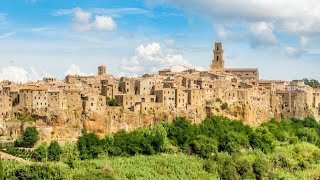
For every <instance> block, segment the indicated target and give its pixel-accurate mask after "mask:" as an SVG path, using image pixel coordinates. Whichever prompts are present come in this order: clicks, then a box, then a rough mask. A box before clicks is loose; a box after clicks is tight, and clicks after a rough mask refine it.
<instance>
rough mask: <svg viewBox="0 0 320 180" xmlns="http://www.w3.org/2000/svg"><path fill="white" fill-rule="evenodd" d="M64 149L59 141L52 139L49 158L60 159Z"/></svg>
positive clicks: (52, 159)
mask: <svg viewBox="0 0 320 180" xmlns="http://www.w3.org/2000/svg"><path fill="white" fill-rule="evenodd" d="M61 154H62V149H61V147H60V145H59V144H58V142H57V141H52V142H51V143H50V146H49V147H48V159H49V160H50V161H59V160H60V156H61Z"/></svg>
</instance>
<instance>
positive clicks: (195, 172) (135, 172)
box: [4, 154, 218, 180]
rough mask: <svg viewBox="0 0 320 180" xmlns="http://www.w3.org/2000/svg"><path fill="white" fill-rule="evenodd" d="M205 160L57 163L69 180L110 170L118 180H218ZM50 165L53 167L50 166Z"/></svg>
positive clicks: (13, 164)
mask: <svg viewBox="0 0 320 180" xmlns="http://www.w3.org/2000/svg"><path fill="white" fill-rule="evenodd" d="M203 162H204V160H202V159H200V158H197V157H194V156H187V155H182V154H181V155H157V156H135V157H129V158H125V157H116V158H108V157H107V158H101V159H98V160H90V161H77V162H75V169H70V168H68V167H67V166H66V165H65V164H63V163H56V164H54V165H56V166H59V167H60V168H61V169H62V171H63V172H64V174H65V178H67V179H72V177H73V175H75V174H84V173H88V172H89V171H90V170H95V169H99V170H111V171H113V174H115V176H116V178H117V179H121V180H122V179H152V180H154V179H159V180H160V179H199V180H200V179H201V180H202V179H204V180H206V179H218V175H217V174H210V173H207V172H206V171H205V170H204V169H203ZM50 164H53V163H50ZM4 165H5V169H7V170H10V171H13V170H14V169H15V168H18V167H22V166H25V164H24V163H17V162H8V161H6V162H4Z"/></svg>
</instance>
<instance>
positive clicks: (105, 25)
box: [93, 16, 117, 31]
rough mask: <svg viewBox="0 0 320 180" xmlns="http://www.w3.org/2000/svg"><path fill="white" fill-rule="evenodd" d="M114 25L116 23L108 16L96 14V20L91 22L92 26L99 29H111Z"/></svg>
mask: <svg viewBox="0 0 320 180" xmlns="http://www.w3.org/2000/svg"><path fill="white" fill-rule="evenodd" d="M116 27H117V25H116V23H115V22H114V21H113V19H112V18H111V17H108V16H96V20H95V21H94V23H93V28H94V29H96V30H101V31H104V30H105V31H112V30H114V29H115V28H116Z"/></svg>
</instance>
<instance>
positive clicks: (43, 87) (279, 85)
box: [0, 43, 320, 138]
mask: <svg viewBox="0 0 320 180" xmlns="http://www.w3.org/2000/svg"><path fill="white" fill-rule="evenodd" d="M213 52H214V54H213V59H212V64H211V66H210V69H209V70H208V71H197V70H195V69H183V70H182V71H176V69H177V68H171V69H164V70H160V71H159V73H158V74H146V75H144V76H142V77H138V78H127V77H121V78H115V77H113V76H112V75H110V74H107V71H106V69H107V68H106V67H105V66H103V65H101V66H99V67H98V73H97V75H93V76H79V75H68V76H66V78H65V80H64V81H60V80H57V79H55V78H51V77H47V78H44V79H43V80H42V81H38V82H32V83H27V84H17V83H13V82H10V81H2V82H0V122H1V123H0V128H1V129H2V131H1V132H6V133H4V134H2V135H9V136H14V135H16V133H13V131H18V130H17V129H21V127H19V125H17V124H19V123H17V122H15V123H16V124H14V125H13V124H10V123H12V122H14V121H12V119H15V118H16V117H18V116H21V115H30V116H33V117H36V118H39V121H36V122H32V123H35V124H36V125H38V127H42V128H43V131H44V132H47V135H46V136H44V137H46V138H47V137H51V138H67V137H69V136H71V135H74V134H80V132H81V131H80V130H81V128H87V129H88V130H90V131H93V132H96V133H100V134H105V133H111V132H115V131H118V130H120V129H125V130H128V131H130V130H133V129H134V128H137V127H141V126H147V125H150V124H154V123H157V122H159V121H162V120H165V119H167V120H172V119H174V118H175V117H177V116H185V117H187V118H189V119H190V120H192V122H201V121H202V120H203V119H204V118H205V117H206V116H212V115H223V116H227V117H230V118H232V119H237V120H242V121H244V122H245V123H247V124H250V125H258V124H260V123H263V122H265V121H266V120H269V119H271V118H275V119H280V118H284V117H297V118H304V117H308V116H313V117H315V118H316V119H317V120H319V119H320V90H319V89H314V88H311V87H309V86H307V85H305V84H304V82H303V81H292V82H287V81H276V80H260V77H259V71H258V69H257V68H225V66H224V62H225V59H224V57H223V49H222V43H216V44H215V47H214V51H213ZM180 69H181V68H180ZM110 99H114V100H115V101H116V102H117V104H118V106H113V107H111V106H108V104H107V102H108V100H110ZM9 120H10V121H9ZM15 126H17V127H16V128H13V127H15ZM48 129H50V133H49V130H48ZM66 133H67V134H66ZM12 138H15V137H12Z"/></svg>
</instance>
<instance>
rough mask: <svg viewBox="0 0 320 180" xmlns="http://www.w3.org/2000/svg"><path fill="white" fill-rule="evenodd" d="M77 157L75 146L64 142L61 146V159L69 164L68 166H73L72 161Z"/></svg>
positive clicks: (77, 152)
mask: <svg viewBox="0 0 320 180" xmlns="http://www.w3.org/2000/svg"><path fill="white" fill-rule="evenodd" d="M78 159H79V151H78V149H77V146H76V145H74V144H72V143H70V142H66V143H65V145H64V146H63V148H62V154H61V160H62V161H63V162H65V163H66V164H68V165H69V167H71V168H72V167H73V162H74V161H75V160H78Z"/></svg>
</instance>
